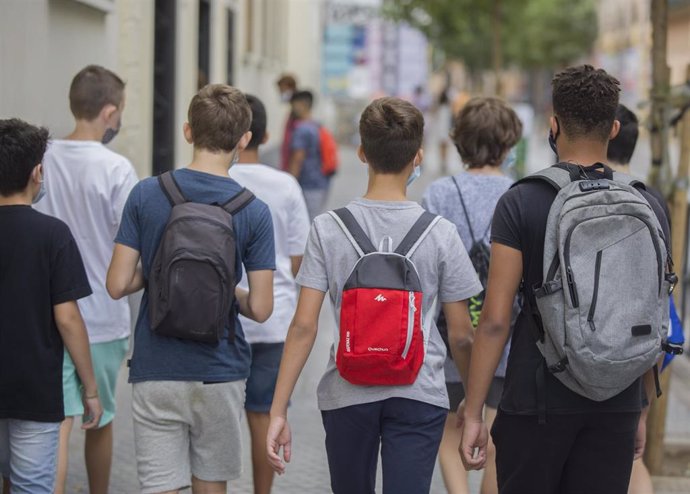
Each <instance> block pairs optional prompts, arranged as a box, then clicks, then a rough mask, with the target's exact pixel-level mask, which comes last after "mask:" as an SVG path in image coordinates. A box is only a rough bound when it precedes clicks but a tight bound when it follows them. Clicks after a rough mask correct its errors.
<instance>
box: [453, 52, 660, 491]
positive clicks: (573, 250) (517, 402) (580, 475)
mask: <svg viewBox="0 0 690 494" xmlns="http://www.w3.org/2000/svg"><path fill="white" fill-rule="evenodd" d="M619 91H620V88H619V82H618V81H617V80H616V79H615V78H614V77H612V76H610V75H609V74H607V73H606V72H605V71H604V70H601V69H594V68H593V67H592V66H589V65H583V66H578V67H570V68H567V69H565V70H563V71H562V72H560V73H558V74H556V76H555V77H554V79H553V111H554V115H553V116H552V117H551V119H550V128H551V132H552V136H553V141H554V143H555V147H556V150H557V154H558V156H559V158H560V160H561V162H560V163H558V164H556V165H554V166H553V167H550V168H547V169H546V170H545V171H544V172H541V173H542V174H541V175H537V176H535V177H533V178H531V179H529V180H526V181H523V182H520V183H518V185H516V186H514V187H513V188H511V189H510V190H509V191H508V192H507V193H506V194H504V195H503V196H502V197H501V199H500V200H499V202H498V204H497V206H496V211H495V213H494V219H493V225H492V231H491V240H492V245H491V268H490V272H489V283H488V289H487V294H486V299H485V303H484V307H483V310H482V314H481V320H480V322H479V327H478V328H477V331H476V335H475V342H474V348H473V351H472V353H473V355H472V357H473V358H472V360H471V368H470V376H471V378H470V381H469V383H468V386H467V398H466V407H465V413H464V429H463V436H462V449H461V454H462V458H463V463H464V464H465V466H466V468H468V469H477V468H481V467H483V466H484V464H485V462H486V446H487V442H488V430H487V427H486V423H485V420H484V418H483V417H482V408H483V405H484V402H485V399H486V396H487V394H488V390H489V387H490V383H491V381H492V379H493V377H494V375H495V372H496V368H497V366H498V363H499V361H500V359H501V355H502V353H503V349H504V347H505V343H506V341H507V339H508V337H509V335H510V322H511V318H512V307H513V302H514V300H515V296H516V294H517V292H518V289H519V287H520V286H523V287H524V290H523V301H524V305H523V307H524V308H523V310H522V311H521V313H520V315H519V316H518V319H517V322H516V324H515V328H514V332H513V336H512V345H511V350H510V352H511V353H510V358H509V360H508V368H507V371H506V383H505V388H504V392H503V396H502V398H501V402H500V405H499V411H498V414H497V416H496V419H495V421H494V424H493V427H492V430H491V435H492V438H493V440H494V443H495V445H496V468H497V476H498V486H499V490H500V492H501V493H502V494H523V493H525V492H530V493H533V494H542V493H543V494H551V493H554V492H587V493H589V494H604V493H606V494H625V493H627V489H628V483H629V480H630V472H631V468H632V462H633V458H634V457H635V458H637V457H639V456H641V455H642V452H643V451H644V441H645V437H644V431H645V427H644V421H645V415H646V410H647V404H648V400H647V398H649V399H652V398H653V396H654V378H653V372H652V369H651V368H652V365H653V363H652V361H653V359H654V358H655V357H656V356H657V352H660V351H661V349H660V348H658V349H657V348H656V347H655V346H656V344H655V342H654V338H653V337H652V336H650V335H658V334H659V333H660V331H661V329H662V327H663V321H659V320H655V319H654V317H656V316H654V314H656V315H657V316H659V317H660V318H661V319H663V317H661V316H660V314H662V313H663V312H664V310H667V308H664V307H663V304H661V305H660V304H659V300H663V297H664V296H666V295H664V293H665V290H667V289H668V286H667V285H664V287H665V288H664V289H663V290H661V289H659V288H658V287H659V286H661V283H664V284H666V283H668V281H667V279H664V280H663V281H662V280H661V279H659V280H658V281H657V280H654V275H651V276H649V275H648V274H645V275H641V274H640V272H641V270H642V269H643V268H644V269H645V273H650V272H652V271H659V276H660V278H661V276H663V274H664V272H663V270H664V264H665V263H664V259H660V258H659V256H657V255H655V254H654V251H655V249H654V248H653V247H652V244H653V245H659V244H658V242H660V241H661V240H663V239H668V238H669V232H668V222H667V221H666V217H665V215H664V212H663V210H662V209H661V207H660V206H659V204H658V203H657V201H656V200H654V199H653V197H652V196H651V195H649V194H648V193H647V192H646V191H644V190H639V192H640V193H641V194H642V196H643V197H644V198H645V199H646V201H647V203H648V204H649V205H650V206H651V207H652V209H653V213H652V214H650V212H649V211H648V209H647V208H646V207H645V204H641V203H636V204H639V206H640V207H639V208H637V209H635V211H636V212H637V211H639V214H645V215H647V216H645V217H644V218H645V220H644V221H648V222H650V224H653V225H654V226H653V227H650V228H649V229H647V228H644V227H643V228H642V229H640V228H639V225H638V224H636V223H634V222H636V221H637V222H640V221H643V220H641V219H638V218H639V217H637V216H636V217H632V216H626V215H625V214H622V213H619V214H617V215H615V214H614V213H613V212H611V209H612V207H613V206H614V204H613V203H612V202H611V203H607V204H606V205H605V207H607V208H609V209H607V210H606V211H607V214H606V215H605V216H598V217H596V218H593V217H592V216H589V218H590V219H589V220H586V219H582V216H579V217H578V219H579V221H581V223H580V224H584V223H587V222H588V221H589V222H590V225H594V224H595V223H591V222H592V221H595V220H596V221H597V222H598V223H596V224H597V225H601V224H602V223H601V222H602V221H610V218H616V219H617V220H618V221H619V222H620V223H619V225H622V227H619V228H611V227H610V223H609V224H606V225H605V226H606V227H607V228H603V227H599V228H598V229H596V230H591V226H590V229H586V228H585V229H578V228H575V227H573V226H563V228H564V231H565V229H566V228H575V229H574V230H569V231H575V232H576V233H575V234H574V235H573V236H570V235H568V236H567V239H566V238H563V239H562V240H564V241H565V242H566V245H567V247H565V249H568V250H567V251H566V252H560V248H558V250H557V251H556V252H557V253H558V252H560V253H559V255H560V256H563V257H558V256H555V255H554V253H553V252H551V254H548V253H547V251H546V247H547V246H548V247H549V248H550V249H552V248H553V244H552V243H551V242H548V243H547V242H546V241H547V240H550V239H553V231H551V230H548V232H549V236H548V237H547V219H548V218H550V213H549V212H550V210H551V208H552V206H553V207H557V206H558V204H557V203H556V202H554V201H555V200H556V196H557V194H558V192H557V187H555V186H554V184H556V185H560V184H561V183H563V184H565V183H566V179H567V184H568V185H565V187H568V188H567V189H565V188H561V191H562V193H561V194H559V195H558V197H559V198H564V196H565V199H561V200H565V201H566V204H567V203H568V200H567V198H571V197H573V195H571V194H578V193H579V196H578V197H579V198H580V201H587V200H589V201H594V200H599V201H606V198H608V197H609V196H608V195H602V194H609V193H614V190H611V189H613V187H611V189H609V187H606V185H607V184H608V183H609V182H608V180H602V179H603V178H607V179H609V180H612V179H614V178H615V177H614V175H613V172H612V171H611V169H610V168H608V167H606V166H604V165H602V163H603V162H605V161H606V151H607V146H608V143H609V140H610V139H612V138H614V137H615V136H616V134H617V133H618V130H619V125H620V124H619V122H618V121H617V120H616V109H617V106H618V96H619ZM547 173H548V174H549V175H545V174H547ZM539 177H550V180H551V182H549V181H547V180H546V179H542V178H539ZM572 181H579V183H580V184H581V185H582V187H583V188H582V187H581V186H580V185H578V186H573V187H570V185H569V184H570V183H571V182H572ZM593 184H596V185H593ZM588 186H589V187H595V188H594V189H589V190H590V191H594V192H596V193H595V195H588V194H584V193H582V191H586V190H588ZM596 187H600V188H598V189H597V188H596ZM615 190H616V191H617V192H616V193H620V194H628V196H626V197H630V198H631V200H632V196H636V194H633V193H631V192H627V189H622V188H618V189H615ZM597 198H599V199H597ZM621 199H622V198H621ZM571 204H573V203H571ZM580 204H581V203H580ZM588 204H589V203H588ZM625 204H630V203H629V202H626V203H625ZM576 205H577V204H576ZM595 207H596V206H582V207H580V209H579V210H578V212H579V213H580V214H583V215H584V214H585V213H586V212H587V211H592V208H595ZM561 211H563V212H564V211H565V210H563V209H562V210H561ZM588 214H589V213H588ZM564 217H569V218H570V217H572V216H568V214H567V213H566V214H565V215H564ZM602 218H604V219H602ZM626 222H628V223H627V224H626ZM631 222H632V224H631ZM549 224H550V225H551V226H553V223H551V222H549ZM560 225H563V220H561V222H560ZM629 228H635V229H636V231H639V232H641V235H642V234H644V238H643V239H641V240H642V241H646V243H645V244H642V242H640V243H638V244H621V242H620V241H619V240H616V239H617V238H620V236H623V238H628V237H629V236H630V235H627V231H628V229H629ZM659 228H660V229H661V231H662V232H663V233H662V234H661V235H659V234H658V233H657V230H658V229H659ZM587 233H589V234H590V236H589V238H588V240H585V239H584V238H583V235H585V234H587ZM594 234H596V235H594ZM657 235H659V236H657ZM563 236H564V237H566V236H565V234H564V235H563ZM650 236H651V238H650ZM594 239H596V242H599V243H598V244H597V245H593V242H594ZM570 241H572V244H571V243H570ZM626 245H630V246H631V247H632V246H638V249H635V250H639V249H640V247H639V246H640V245H643V246H644V249H642V250H640V252H645V255H644V256H642V255H638V256H637V258H635V259H623V260H620V259H618V261H617V262H616V259H615V258H614V257H612V256H613V255H614V254H616V253H617V251H615V250H613V251H611V250H607V254H606V256H605V261H604V262H603V263H601V262H600V261H601V256H602V254H601V252H602V250H603V249H605V248H607V247H610V246H617V248H619V249H622V248H623V247H625V246H626ZM662 248H663V247H662ZM586 249H590V250H589V251H588V250H586ZM597 249H602V250H598V251H597ZM620 252H621V253H626V254H628V255H632V252H633V250H632V249H628V250H624V251H620ZM589 254H592V255H591V262H589V261H588V260H589V259H590V255H589ZM545 255H548V256H549V258H548V259H545ZM551 256H554V257H553V258H552V257H551ZM595 257H596V258H598V260H599V262H595ZM554 259H560V262H559V263H558V264H556V261H554ZM585 259H587V260H585ZM546 262H548V264H546ZM561 262H562V263H563V264H562V265H561ZM545 266H547V268H548V267H549V266H555V267H553V268H551V269H547V270H546V272H545V270H544V267H545ZM612 266H616V267H617V268H616V267H613V268H612ZM630 266H635V269H634V270H632V269H630ZM588 268H589V269H591V271H590V273H592V275H593V276H591V277H590V276H584V273H585V271H584V270H586V269H588ZM600 268H601V270H605V269H608V270H609V273H608V276H606V275H605V274H604V273H605V271H603V272H601V279H602V280H606V281H604V282H603V283H605V286H603V285H602V287H600V288H601V289H600V290H599V292H600V293H599V296H600V297H603V296H604V294H606V297H607V298H606V299H604V300H605V302H606V303H605V305H604V307H606V311H603V310H602V309H601V306H600V308H599V309H597V310H598V312H596V313H595V310H594V309H595V305H596V300H597V293H598V292H597V289H598V288H594V286H596V287H598V284H596V283H597V280H598V279H599V278H598V276H599V273H600V271H599V269H600ZM611 269H615V270H616V274H615V276H612V275H611V271H610V270H611ZM563 271H567V275H563ZM575 273H577V274H575ZM578 274H579V276H578ZM638 279H639V282H638V281H637V280H638ZM546 283H550V284H548V285H547V284H546ZM559 283H560V285H559ZM576 283H577V284H576ZM635 283H636V290H637V291H638V297H639V298H638V300H637V304H636V307H628V306H624V304H623V303H622V301H621V300H618V299H616V297H619V298H622V297H620V295H621V290H623V288H625V289H629V286H631V285H633V284H635ZM534 290H536V291H534ZM578 293H579V295H578ZM546 296H549V297H551V298H548V299H544V298H543V297H546ZM590 297H591V298H590ZM643 297H646V298H643ZM536 300H543V301H544V302H546V303H545V304H544V303H542V304H541V305H537V302H536ZM645 301H647V302H645ZM666 303H668V302H666ZM565 304H567V307H568V308H567V309H565V308H564V309H563V310H568V311H570V310H574V311H576V312H567V313H568V314H577V313H578V312H579V313H580V314H584V318H583V319H580V318H579V316H575V317H573V318H569V319H568V321H567V322H568V325H565V324H564V326H563V327H561V326H558V327H556V326H555V324H557V323H558V322H560V323H564V319H562V318H560V317H559V316H558V315H557V314H555V313H554V312H548V311H549V310H551V311H552V310H554V309H558V307H563V306H564V305H565ZM640 307H641V308H642V309H640ZM652 307H653V310H650V308H652ZM611 311H614V312H611ZM616 311H617V312H616ZM630 311H637V312H635V314H634V316H635V317H634V318H635V320H636V321H637V320H638V319H639V320H640V322H635V323H633V324H645V325H644V326H633V327H632V329H628V331H624V330H623V328H620V329H618V326H616V324H618V322H619V321H622V320H623V318H622V317H621V314H623V313H630ZM611 315H613V317H611ZM538 316H539V317H538ZM594 316H596V318H595V317H594ZM642 321H646V322H642ZM595 322H596V323H595ZM580 324H581V325H582V326H580ZM623 324H627V322H623ZM580 327H581V328H582V334H583V335H586V336H587V337H588V338H591V340H592V341H596V340H595V339H596V338H602V337H603V338H606V337H607V336H606V335H612V334H613V333H614V332H615V334H616V336H617V337H624V338H636V339H637V340H636V341H637V342H638V343H636V345H637V346H636V345H633V344H632V343H630V344H629V345H623V344H622V342H621V344H614V345H613V346H609V347H608V348H606V347H604V345H603V344H601V345H600V346H599V347H597V346H594V345H588V346H585V347H584V348H583V347H581V346H580V344H579V343H577V342H575V343H574V342H572V341H571V340H572V339H575V338H577V335H578V334H580V333H579V332H580ZM552 328H555V329H556V330H560V331H561V332H560V333H559V334H564V333H563V331H565V334H566V335H569V339H568V340H567V341H568V345H577V346H575V348H577V349H578V350H577V355H575V354H574V353H573V352H572V351H571V348H573V347H571V346H566V351H567V352H568V355H569V356H570V358H571V359H573V360H575V358H576V357H578V358H579V357H580V356H582V357H586V356H587V355H592V354H593V352H603V351H604V348H606V349H607V350H608V349H609V348H610V349H611V351H613V352H616V354H615V355H610V356H609V357H608V358H606V360H604V362H607V363H608V364H607V365H608V369H609V370H608V373H609V374H610V375H608V374H607V375H606V376H599V377H597V378H604V377H606V378H611V376H612V375H616V374H614V372H615V371H617V370H618V369H621V367H620V365H618V366H614V365H612V364H611V362H612V361H616V362H621V361H622V360H621V358H625V356H626V355H629V353H626V352H630V351H633V350H635V349H636V348H639V345H644V343H642V341H643V340H644V341H646V342H647V344H648V345H650V347H652V350H651V351H650V352H649V353H648V354H647V355H646V356H645V358H644V360H640V361H641V362H643V363H644V366H645V368H644V370H642V371H641V372H646V373H645V374H644V377H641V376H640V373H638V372H636V371H637V370H639V369H637V368H636V369H635V372H634V373H632V372H631V373H629V374H626V375H625V376H624V377H625V378H623V376H621V375H620V374H617V375H616V377H617V378H620V379H618V384H622V383H627V382H629V381H630V382H631V384H630V385H628V387H627V388H625V389H623V390H622V391H619V392H618V393H617V394H614V395H613V396H612V397H610V398H603V399H598V400H597V399H593V398H590V397H588V396H585V394H583V393H586V392H588V391H591V387H587V388H584V387H583V388H582V389H580V392H576V391H574V390H573V389H572V386H575V385H574V384H573V381H567V382H568V383H569V385H566V384H565V383H564V381H562V380H561V379H563V380H566V378H569V377H570V376H571V373H572V372H575V369H574V368H573V364H572V363H571V362H569V360H567V359H566V360H565V361H559V362H553V361H550V362H548V363H547V362H546V360H545V358H544V356H543V354H542V353H541V352H540V350H542V351H548V350H549V348H547V347H545V346H543V345H542V346H541V347H538V346H537V343H538V342H541V343H544V342H546V343H548V344H549V345H551V346H555V345H556V344H558V345H559V347H560V343H559V342H558V340H554V339H551V336H550V335H551V334H554V333H553V330H552ZM652 328H654V329H652ZM647 329H649V330H647ZM547 331H548V333H547ZM602 335H603V336H602ZM646 337H649V338H648V340H645V338H646ZM566 338H568V336H566ZM627 341H628V342H630V340H627ZM633 347H634V348H633ZM561 349H562V347H561ZM597 355H599V354H597ZM599 361H601V360H594V363H593V364H590V365H589V366H586V365H585V366H583V367H585V371H589V370H590V368H591V367H593V366H594V364H596V363H597V362H599ZM578 363H579V362H578ZM628 363H629V362H628ZM647 364H649V367H646V366H647ZM580 369H582V368H580ZM622 370H623V369H622ZM561 373H563V374H562V375H561ZM573 379H574V378H573ZM578 382H580V381H578ZM643 382H644V385H645V386H643ZM597 384H599V381H596V382H594V383H591V386H594V385H597ZM578 389H579V388H578ZM609 389H610V388H609ZM613 390H614V391H616V388H613ZM589 396H591V394H590V395H589ZM597 398H599V395H597ZM641 412H642V413H641Z"/></svg>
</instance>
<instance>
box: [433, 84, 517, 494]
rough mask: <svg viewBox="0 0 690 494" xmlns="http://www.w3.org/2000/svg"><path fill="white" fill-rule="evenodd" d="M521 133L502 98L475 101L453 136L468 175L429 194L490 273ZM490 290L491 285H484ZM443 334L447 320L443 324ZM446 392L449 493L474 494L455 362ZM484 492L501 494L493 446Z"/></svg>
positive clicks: (495, 396)
mask: <svg viewBox="0 0 690 494" xmlns="http://www.w3.org/2000/svg"><path fill="white" fill-rule="evenodd" d="M521 134H522V124H521V123H520V120H519V119H518V117H517V115H516V114H515V112H514V111H513V110H511V109H510V108H509V107H508V106H507V105H506V104H505V103H504V102H503V101H502V100H500V99H497V98H473V99H471V100H470V101H469V102H468V103H467V104H466V105H465V106H464V107H463V109H462V110H461V111H460V113H459V114H458V115H457V116H456V117H455V122H454V125H453V130H452V131H451V137H452V139H453V143H454V144H455V147H456V148H457V150H458V152H459V153H460V158H461V159H462V162H463V163H464V164H465V168H466V171H464V172H462V173H459V174H458V175H455V176H453V177H445V178H441V179H439V180H437V181H435V182H433V183H432V184H431V185H430V186H429V188H428V189H427V190H426V192H425V193H424V198H423V200H422V206H423V207H424V208H425V209H426V210H427V211H429V212H431V213H434V214H440V215H441V216H443V217H444V218H446V219H447V220H449V221H450V222H452V223H453V224H455V226H456V227H457V229H458V233H459V234H460V238H461V239H462V243H463V244H464V246H465V249H466V250H467V251H468V253H471V255H470V259H472V260H473V264H474V265H475V266H474V267H475V269H476V270H477V272H478V273H480V281H482V282H483V284H485V283H486V279H484V280H482V275H481V273H482V272H484V273H486V267H487V266H488V261H489V259H488V253H489V233H490V229H491V219H492V217H493V214H494V209H495V208H496V203H497V202H498V200H499V198H500V197H501V196H502V195H503V194H504V193H505V192H506V191H507V190H508V189H509V188H510V186H511V184H512V182H513V181H512V180H511V179H510V178H508V177H506V176H505V175H504V174H503V168H504V166H502V165H505V163H506V161H510V160H511V159H513V157H514V147H515V145H516V144H517V143H518V142H519V140H520V136H521ZM484 288H486V286H484ZM469 305H470V318H471V319H472V323H473V325H475V326H476V324H477V323H478V320H479V313H480V312H481V308H482V300H481V298H477V297H475V298H472V299H470V302H469ZM438 324H439V330H441V332H442V334H443V330H444V329H445V320H444V319H443V318H441V319H440V320H439V321H438ZM446 334H447V333H446ZM509 350H510V342H508V344H507V345H506V348H505V350H504V351H503V356H502V357H501V361H500V363H499V365H498V369H497V370H496V375H495V377H494V379H493V381H492V383H491V386H490V388H489V393H488V396H487V399H486V410H485V415H484V416H485V420H486V424H487V427H489V428H490V427H491V424H492V423H493V420H494V418H495V417H496V410H497V408H498V403H499V401H500V399H501V394H502V393H503V383H504V380H505V379H504V378H505V371H506V365H507V361H508V352H509ZM445 372H446V389H447V390H448V397H449V398H450V412H451V413H449V414H448V418H447V419H446V425H445V429H444V432H443V439H442V440H441V448H440V450H439V461H440V464H441V472H442V473H443V480H444V482H445V485H446V489H448V492H449V493H450V494H466V493H468V492H469V486H468V484H467V473H466V471H465V469H464V468H463V466H462V461H461V459H460V456H459V455H458V445H459V444H460V436H461V431H460V429H459V428H458V427H457V423H458V420H457V419H458V415H457V414H456V413H455V412H458V413H460V414H462V413H463V412H462V410H461V409H459V406H460V403H462V402H463V400H464V399H465V391H464V388H463V384H462V382H461V381H460V375H459V374H458V371H457V369H456V367H455V365H454V363H453V361H452V360H451V359H450V356H449V357H448V358H447V359H446V363H445ZM480 492H481V493H482V494H494V493H497V492H498V487H497V484H496V464H495V449H494V446H493V443H492V442H489V445H488V447H487V462H486V470H485V472H484V477H483V479H482V486H481V491H480Z"/></svg>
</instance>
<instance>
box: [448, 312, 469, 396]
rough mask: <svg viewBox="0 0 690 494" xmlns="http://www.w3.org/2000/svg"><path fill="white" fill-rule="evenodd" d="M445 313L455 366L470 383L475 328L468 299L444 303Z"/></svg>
mask: <svg viewBox="0 0 690 494" xmlns="http://www.w3.org/2000/svg"><path fill="white" fill-rule="evenodd" d="M443 314H444V315H445V316H446V323H447V325H448V342H449V343H450V353H451V355H452V357H453V361H454V362H455V366H456V367H457V369H458V372H459V373H460V378H461V379H462V382H463V383H468V382H470V381H469V372H470V356H471V355H472V341H473V339H474V328H473V327H472V321H471V320H470V313H469V311H468V309H467V301H466V300H461V301H459V302H450V303H446V304H443ZM465 386H467V384H465Z"/></svg>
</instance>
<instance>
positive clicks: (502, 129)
mask: <svg viewBox="0 0 690 494" xmlns="http://www.w3.org/2000/svg"><path fill="white" fill-rule="evenodd" d="M450 136H451V138H452V139H453V142H454V143H455V147H456V148H457V150H458V152H459V153H460V157H461V158H462V161H463V163H465V165H467V166H468V167H469V168H481V167H483V166H485V165H490V166H499V165H500V164H501V159H502V158H503V157H504V156H505V153H506V152H507V151H508V150H510V148H512V147H513V146H515V145H516V144H517V143H518V141H519V140H520V137H521V136H522V123H521V122H520V119H519V118H518V116H517V114H516V113H515V111H513V109H512V108H510V107H509V106H508V105H507V104H506V103H505V102H504V101H503V100H501V99H499V98H478V97H477V98H472V99H471V100H469V101H468V102H467V103H466V104H465V106H463V107H462V110H460V113H458V115H457V116H456V117H455V119H454V122H453V130H452V131H451V133H450Z"/></svg>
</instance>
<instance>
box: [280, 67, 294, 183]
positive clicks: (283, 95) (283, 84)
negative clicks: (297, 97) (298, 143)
mask: <svg viewBox="0 0 690 494" xmlns="http://www.w3.org/2000/svg"><path fill="white" fill-rule="evenodd" d="M276 86H278V93H280V101H282V102H283V103H290V101H291V99H292V95H293V94H295V92H296V91H297V80H296V79H295V77H294V76H293V75H291V74H283V75H281V76H280V78H279V79H278V81H276ZM296 125H297V119H296V118H295V114H294V113H293V112H292V109H290V113H288V118H287V120H286V121H285V131H284V133H283V141H282V143H281V145H280V169H281V170H285V171H287V170H288V168H289V166H290V144H291V142H292V133H293V132H294V131H295V126H296Z"/></svg>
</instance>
